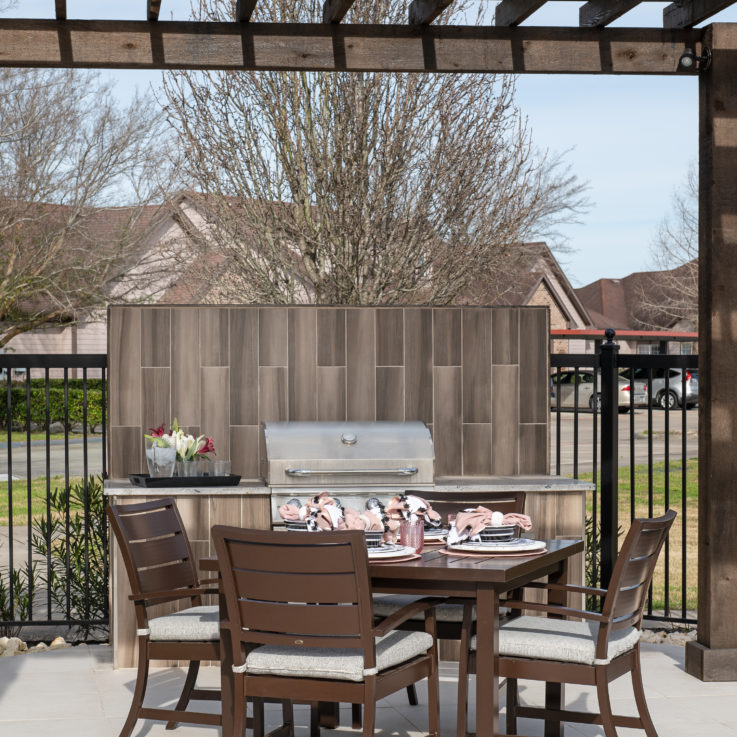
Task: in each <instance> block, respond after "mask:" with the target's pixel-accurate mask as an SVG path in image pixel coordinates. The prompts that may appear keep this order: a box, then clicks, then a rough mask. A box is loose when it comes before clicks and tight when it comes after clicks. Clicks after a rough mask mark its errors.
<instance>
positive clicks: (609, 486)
mask: <svg viewBox="0 0 737 737" xmlns="http://www.w3.org/2000/svg"><path fill="white" fill-rule="evenodd" d="M604 335H605V336H606V342H605V343H602V345H601V356H600V359H601V364H600V365H601V543H600V545H601V587H602V588H606V587H607V586H608V585H609V579H610V578H611V577H612V571H613V570H614V563H615V561H616V560H617V532H618V530H619V520H618V508H617V505H618V493H619V488H618V487H619V474H618V471H619V459H618V452H617V448H618V444H619V374H618V373H617V363H618V362H617V357H618V355H619V346H618V345H617V344H616V343H615V342H614V340H613V338H614V336H615V332H614V330H612V328H607V329H606V331H605V332H604Z"/></svg>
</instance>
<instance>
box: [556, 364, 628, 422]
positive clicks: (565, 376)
mask: <svg viewBox="0 0 737 737" xmlns="http://www.w3.org/2000/svg"><path fill="white" fill-rule="evenodd" d="M576 385H578V408H579V409H586V408H587V407H588V408H589V409H592V410H593V409H596V410H597V411H601V376H600V375H599V377H598V383H597V392H596V395H594V371H593V370H592V369H579V370H578V372H576V371H574V370H572V369H566V370H564V371H561V372H560V373H558V372H557V371H553V372H552V373H551V374H550V406H551V408H552V409H556V408H557V407H558V406H559V405H558V392H560V407H561V408H566V409H568V408H571V407H575V402H576ZM629 408H630V382H629V381H628V380H625V379H623V378H622V377H621V376H620V377H619V411H620V412H627V411H628V410H629Z"/></svg>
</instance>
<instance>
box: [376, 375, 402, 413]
mask: <svg viewBox="0 0 737 737" xmlns="http://www.w3.org/2000/svg"><path fill="white" fill-rule="evenodd" d="M376 419H377V420H391V421H395V422H403V421H404V369H403V368H402V367H401V366H379V367H377V369H376Z"/></svg>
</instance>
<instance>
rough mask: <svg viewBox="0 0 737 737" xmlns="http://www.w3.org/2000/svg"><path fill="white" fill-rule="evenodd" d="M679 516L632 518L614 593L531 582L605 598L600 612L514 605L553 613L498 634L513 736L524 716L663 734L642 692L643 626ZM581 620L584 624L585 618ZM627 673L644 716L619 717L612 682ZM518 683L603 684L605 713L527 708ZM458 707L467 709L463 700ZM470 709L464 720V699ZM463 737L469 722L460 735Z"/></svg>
mask: <svg viewBox="0 0 737 737" xmlns="http://www.w3.org/2000/svg"><path fill="white" fill-rule="evenodd" d="M675 517H676V513H675V512H674V511H673V510H670V511H668V512H667V513H666V514H664V515H663V516H662V517H658V518H656V519H635V520H633V521H632V526H631V527H630V530H629V532H628V533H627V537H626V538H625V540H624V543H623V545H622V549H621V550H620V552H619V556H618V557H617V562H616V564H615V566H614V571H613V573H612V578H611V581H610V584H609V588H608V589H595V588H590V587H586V586H573V585H565V584H537V583H536V584H532V585H531V586H532V587H534V588H547V589H548V590H553V591H565V592H568V593H575V594H586V595H589V596H597V597H602V598H603V605H602V610H601V612H592V611H586V610H578V609H572V608H569V607H563V606H555V605H550V604H542V603H533V602H526V601H523V600H507V605H508V606H510V607H513V608H514V609H528V610H534V611H539V612H545V613H547V614H548V615H549V616H548V617H539V616H538V617H536V616H521V617H517V618H513V619H509V620H507V621H506V622H504V623H503V624H502V625H501V627H500V629H499V650H498V663H499V667H498V670H499V675H500V676H503V677H506V679H507V727H506V733H507V734H510V735H511V734H516V733H517V731H516V730H517V717H518V716H519V717H527V718H532V719H545V720H546V721H549V722H581V723H585V724H601V725H602V726H603V727H604V734H605V735H606V737H617V727H629V728H633V729H642V730H644V731H645V733H646V734H647V737H657V732H656V731H655V727H654V726H653V722H652V719H651V718H650V714H649V712H648V709H647V703H646V701H645V692H644V690H643V687H642V673H641V669H640V645H639V642H640V627H641V625H642V611H643V608H644V606H645V601H646V599H647V593H648V589H649V587H650V582H651V580H652V577H653V571H654V569H655V564H656V562H657V560H658V556H659V555H660V551H661V549H662V547H663V543H664V542H665V540H666V538H667V536H668V532H669V530H670V528H671V525H672V524H673V520H674V519H675ZM526 588H527V587H526ZM465 614H466V616H467V618H470V607H469V606H466V607H465ZM567 618H572V620H573V621H571V619H567ZM581 619H583V620H584V621H583V622H582V621H579V620H581ZM474 640H475V638H469V639H467V640H465V641H462V643H461V663H460V668H459V681H461V680H463V681H464V682H467V680H468V674H469V673H475V672H476V658H477V657H478V654H477V653H476V649H475V642H474ZM628 672H629V673H631V677H632V687H633V690H634V695H635V703H636V705H637V710H638V716H619V715H615V714H613V713H612V708H611V702H610V699H609V683H610V682H611V681H613V680H615V679H616V678H619V676H621V675H623V674H625V673H628ZM519 678H523V679H529V680H535V681H546V682H548V683H576V684H582V685H589V686H596V692H597V696H598V700H599V713H598V714H592V713H586V712H578V711H571V710H566V709H564V708H562V709H547V708H543V707H530V706H523V705H520V704H519V700H518V689H517V679H519ZM458 706H459V711H460V709H461V703H460V701H459V705H458ZM463 706H464V715H465V700H464V705H463ZM464 733H465V723H464V727H463V732H461V731H459V735H462V734H464Z"/></svg>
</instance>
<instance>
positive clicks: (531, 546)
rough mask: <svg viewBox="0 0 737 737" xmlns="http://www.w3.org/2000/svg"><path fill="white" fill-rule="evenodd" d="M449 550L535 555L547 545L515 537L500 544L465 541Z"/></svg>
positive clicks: (540, 541) (449, 547) (538, 541)
mask: <svg viewBox="0 0 737 737" xmlns="http://www.w3.org/2000/svg"><path fill="white" fill-rule="evenodd" d="M447 547H448V550H456V551H467V552H469V553H470V552H473V553H533V552H535V551H536V550H543V549H544V548H545V543H544V542H543V541H542V540H527V539H526V538H522V537H515V538H514V539H513V540H508V541H506V542H499V543H481V542H471V541H468V540H465V541H464V542H462V543H455V544H452V545H451V544H449V545H448V546H447Z"/></svg>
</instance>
